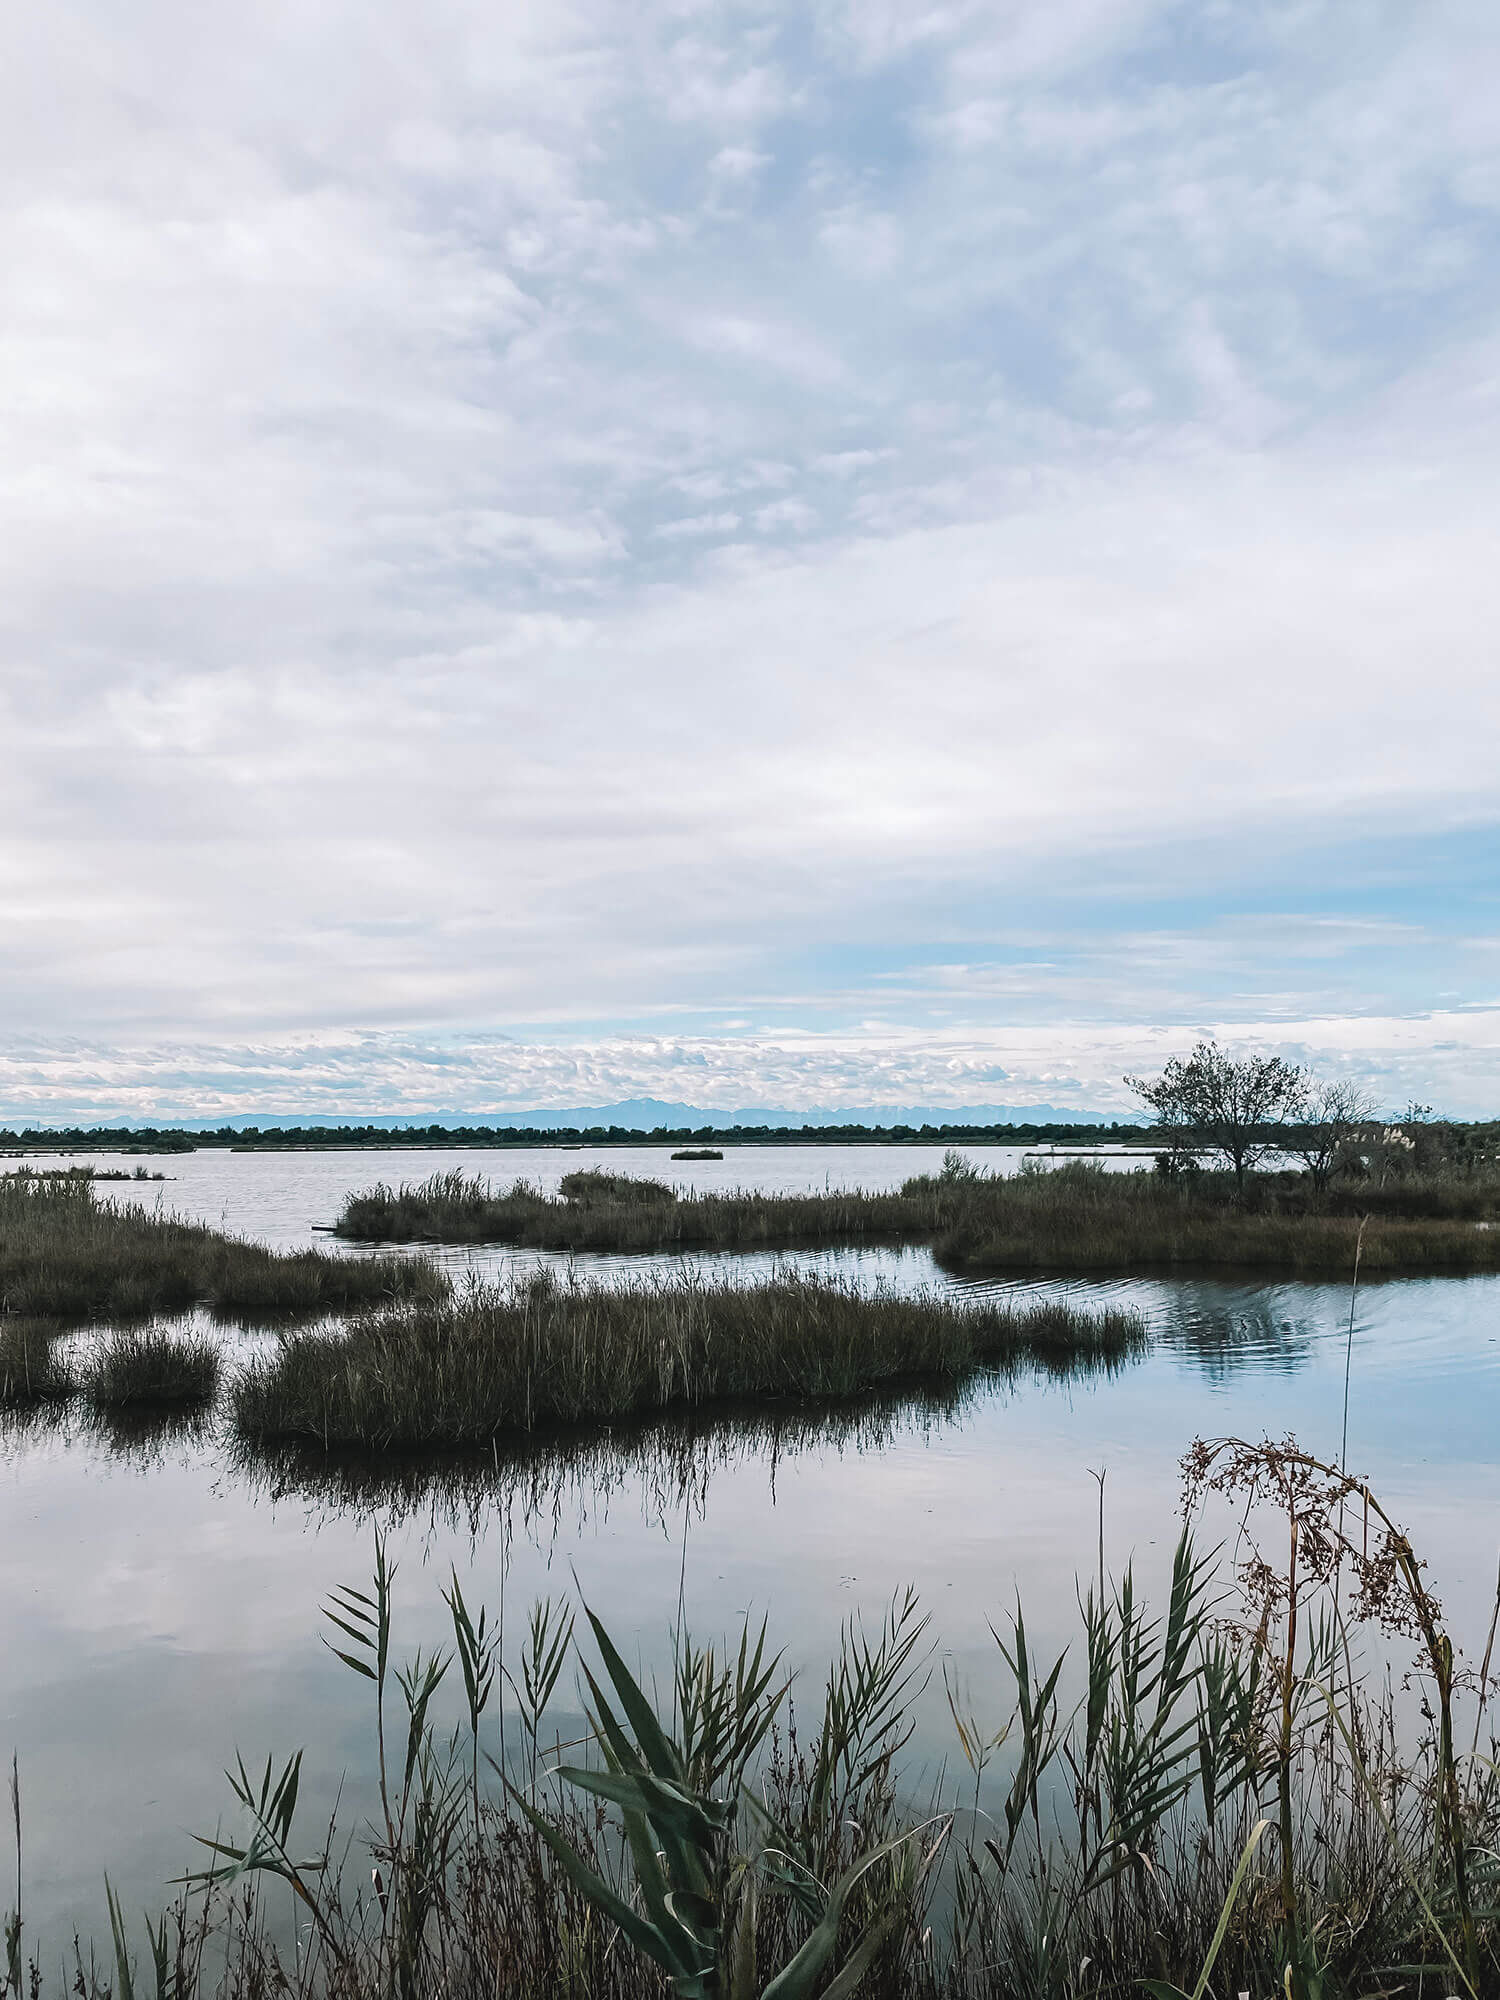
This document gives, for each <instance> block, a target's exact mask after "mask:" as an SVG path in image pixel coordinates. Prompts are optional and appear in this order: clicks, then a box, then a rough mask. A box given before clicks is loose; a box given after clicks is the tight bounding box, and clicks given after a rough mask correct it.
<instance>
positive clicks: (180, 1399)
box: [82, 1326, 222, 1409]
mask: <svg viewBox="0 0 1500 2000" xmlns="http://www.w3.org/2000/svg"><path fill="white" fill-rule="evenodd" d="M221 1366H222V1357H221V1355H220V1352H219V1348H218V1345H217V1344H216V1342H214V1341H212V1340H209V1339H206V1338H204V1337H202V1336H199V1337H197V1338H191V1337H190V1338H184V1337H183V1336H182V1335H181V1334H174V1333H170V1332H168V1331H167V1330H166V1329H165V1328H163V1327H154V1326H153V1327H142V1328H131V1329H128V1330H127V1331H125V1332H122V1333H116V1334H114V1335H112V1336H111V1337H110V1338H109V1339H108V1340H107V1341H106V1342H105V1343H104V1344H103V1345H102V1346H101V1348H100V1349H99V1352H98V1353H97V1354H96V1355H95V1356H94V1358H93V1360H92V1362H91V1363H90V1364H89V1366H88V1367H87V1368H86V1369H85V1371H84V1374H83V1382H82V1386H83V1389H84V1391H85V1393H86V1394H87V1396H88V1397H89V1400H90V1401H91V1402H93V1403H95V1404H97V1405H100V1406H102V1407H104V1408H107V1409H127V1408H131V1407H134V1406H138V1405H139V1406H145V1407H160V1406H162V1405H167V1404H196V1405H202V1404H206V1403H211V1402H212V1401H213V1400H214V1398H215V1396H217V1395H218V1393H219V1375H220V1370H221Z"/></svg>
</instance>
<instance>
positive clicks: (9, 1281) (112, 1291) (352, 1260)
mask: <svg viewBox="0 0 1500 2000" xmlns="http://www.w3.org/2000/svg"><path fill="white" fill-rule="evenodd" d="M445 1290H446V1280H445V1279H443V1278H442V1276H441V1275H440V1274H439V1273H438V1272H437V1271H436V1270H434V1269H433V1268H432V1266H431V1265H429V1264H427V1263H426V1262H424V1261H422V1260H419V1259H415V1258H407V1257H384V1258H369V1259H366V1258H356V1257H342V1256H328V1255H325V1254H322V1253H320V1252H318V1251H315V1250H299V1251H291V1252H281V1251H275V1250H268V1249H266V1248H265V1247H264V1246H263V1245H261V1244H258V1243H247V1242H243V1241H241V1240H239V1239H238V1238H236V1237H232V1236H226V1235H224V1234H222V1233H221V1232H220V1231H218V1230H214V1229H209V1228H207V1227H205V1226H204V1225H203V1224H201V1223H195V1222H185V1221H183V1220H181V1219H180V1218H179V1217H176V1216H173V1215H169V1214H166V1213H164V1212H163V1211H161V1210H159V1209H155V1208H149V1209H148V1208H144V1207H141V1206H140V1205H138V1204H135V1203H121V1204H119V1205H114V1204H112V1203H105V1202H101V1201H100V1200H99V1199H98V1198H97V1197H96V1195H95V1192H94V1186H93V1181H92V1179H91V1177H88V1176H72V1177H68V1178H65V1179H61V1180H51V1179H44V1178H41V1177H39V1176H34V1175H19V1174H7V1175H4V1176H0V1314H15V1315H17V1316H22V1317H28V1318H40V1317H53V1318H58V1319H74V1320H77V1319H87V1318H93V1317H100V1318H103V1317H108V1318H111V1319H126V1318H135V1317H144V1316H146V1315H148V1314H151V1313H157V1312H171V1311H180V1310H185V1309H186V1308H188V1307H191V1306H195V1305H206V1306H209V1307H212V1308H214V1309H216V1310H218V1311H221V1312H269V1313H277V1312H303V1313H306V1312H324V1311H330V1310H338V1309H344V1308H347V1307H351V1306H356V1305H367V1304H370V1303H372V1302H374V1301H376V1300H381V1299H388V1298H413V1297H419V1296H438V1295H441V1294H442V1293H443V1292H444V1291H445Z"/></svg>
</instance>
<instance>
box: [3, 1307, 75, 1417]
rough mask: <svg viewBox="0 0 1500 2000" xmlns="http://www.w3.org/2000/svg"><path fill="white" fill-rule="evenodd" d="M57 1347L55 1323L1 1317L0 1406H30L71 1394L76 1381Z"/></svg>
mask: <svg viewBox="0 0 1500 2000" xmlns="http://www.w3.org/2000/svg"><path fill="white" fill-rule="evenodd" d="M59 1347H60V1342H59V1339H58V1329H57V1328H56V1327H55V1326H49V1325H47V1324H46V1323H45V1322H43V1323H41V1324H38V1323H37V1322H36V1321H34V1320H12V1321H10V1322H9V1323H7V1322H5V1321H0V1409H5V1410H26V1409H32V1408H36V1407H40V1406H44V1405H46V1404H50V1403H61V1402H65V1401H66V1400H67V1398H68V1397H69V1396H71V1395H72V1394H73V1392H74V1390H75V1389H76V1388H77V1386H78V1385H77V1381H76V1379H75V1375H74V1371H73V1368H72V1366H71V1364H70V1362H69V1361H68V1360H67V1358H66V1357H65V1356H64V1355H63V1354H62V1353H60V1352H59Z"/></svg>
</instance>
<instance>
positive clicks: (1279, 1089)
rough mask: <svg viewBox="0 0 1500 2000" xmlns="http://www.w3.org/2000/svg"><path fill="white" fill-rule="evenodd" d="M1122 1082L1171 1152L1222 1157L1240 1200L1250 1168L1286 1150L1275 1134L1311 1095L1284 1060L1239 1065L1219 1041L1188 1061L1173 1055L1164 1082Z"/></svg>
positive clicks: (1249, 1059)
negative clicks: (1179, 1150)
mask: <svg viewBox="0 0 1500 2000" xmlns="http://www.w3.org/2000/svg"><path fill="white" fill-rule="evenodd" d="M1125 1081H1126V1083H1128V1084H1129V1086H1130V1088H1131V1089H1132V1090H1133V1091H1134V1092H1135V1093H1136V1095H1137V1096H1138V1097H1140V1098H1143V1099H1144V1100H1145V1102H1146V1103H1147V1104H1148V1105H1149V1106H1150V1108H1151V1109H1152V1111H1154V1112H1155V1113H1156V1118H1157V1123H1158V1124H1159V1125H1161V1126H1163V1127H1164V1128H1165V1129H1166V1131H1167V1132H1168V1133H1169V1134H1170V1136H1171V1138H1172V1141H1173V1144H1174V1145H1177V1146H1184V1147H1188V1148H1190V1149H1192V1150H1193V1151H1195V1152H1216V1153H1222V1154H1223V1156H1224V1158H1225V1159H1227V1160H1228V1162H1229V1164H1230V1166H1231V1167H1232V1168H1233V1169H1234V1180H1235V1188H1236V1191H1237V1192H1238V1194H1239V1195H1240V1196H1241V1197H1243V1195H1244V1192H1245V1175H1246V1173H1247V1172H1248V1171H1249V1170H1250V1168H1251V1167H1253V1166H1254V1165H1255V1163H1256V1162H1257V1161H1258V1160H1259V1159H1261V1158H1262V1156H1263V1155H1264V1154H1266V1153H1269V1152H1272V1151H1275V1150H1276V1149H1277V1148H1279V1147H1280V1146H1282V1145H1283V1144H1284V1143H1285V1139H1284V1135H1283V1134H1282V1133H1281V1132H1280V1131H1278V1130H1276V1129H1275V1128H1277V1127H1279V1126H1281V1125H1282V1124H1284V1123H1285V1121H1286V1120H1287V1119H1289V1118H1294V1117H1295V1116H1296V1114H1297V1112H1298V1110H1299V1108H1300V1107H1301V1104H1302V1102H1303V1099H1304V1096H1305V1093H1306V1088H1307V1084H1306V1079H1305V1077H1304V1075H1303V1073H1302V1071H1301V1070H1300V1069H1298V1068H1296V1067H1295V1065H1293V1064H1291V1063H1284V1062H1283V1061H1282V1060H1281V1058H1280V1056H1245V1057H1243V1058H1242V1059H1240V1060H1238V1061H1237V1060H1236V1059H1235V1057H1233V1056H1232V1055H1230V1054H1229V1053H1228V1052H1227V1050H1224V1049H1221V1048H1220V1047H1219V1046H1218V1045H1217V1043H1215V1042H1199V1044H1198V1046H1197V1047H1196V1048H1195V1049H1194V1050H1193V1053H1192V1054H1191V1055H1190V1056H1187V1057H1183V1056H1173V1058H1172V1060H1171V1061H1170V1062H1169V1063H1168V1064H1167V1066H1166V1068H1165V1069H1164V1070H1163V1071H1162V1073H1161V1075H1160V1076H1159V1077H1155V1078H1146V1077H1139V1076H1127V1077H1126V1079H1125Z"/></svg>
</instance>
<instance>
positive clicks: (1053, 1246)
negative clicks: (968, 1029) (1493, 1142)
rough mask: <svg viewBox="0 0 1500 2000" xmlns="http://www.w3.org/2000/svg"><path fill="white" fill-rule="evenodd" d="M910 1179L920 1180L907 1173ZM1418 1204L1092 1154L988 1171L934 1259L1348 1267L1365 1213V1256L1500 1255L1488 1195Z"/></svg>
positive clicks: (1471, 1258) (1467, 1263)
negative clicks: (1429, 1211)
mask: <svg viewBox="0 0 1500 2000" xmlns="http://www.w3.org/2000/svg"><path fill="white" fill-rule="evenodd" d="M908 1185H909V1186H912V1185H913V1184H911V1183H909V1184H908ZM1401 1198H1402V1200H1404V1202H1405V1203H1406V1204H1407V1207H1408V1210H1415V1211H1417V1212H1416V1213H1411V1212H1392V1208H1393V1204H1394V1200H1395V1197H1394V1196H1393V1197H1392V1201H1391V1203H1388V1204H1387V1206H1386V1210H1385V1212H1379V1211H1378V1210H1377V1209H1375V1208H1373V1207H1372V1208H1371V1209H1369V1210H1363V1209H1361V1208H1359V1207H1358V1206H1357V1205H1356V1204H1355V1202H1354V1200H1353V1198H1352V1197H1346V1196H1345V1195H1344V1194H1339V1195H1338V1196H1337V1197H1336V1199H1335V1201H1334V1203H1333V1207H1334V1208H1335V1209H1336V1210H1338V1211H1340V1212H1332V1213H1330V1212H1328V1211H1327V1209H1319V1208H1317V1207H1315V1206H1313V1205H1312V1203H1311V1197H1310V1194H1309V1191H1308V1189H1307V1187H1306V1185H1305V1182H1303V1180H1302V1177H1300V1176H1292V1175H1267V1176H1262V1177H1260V1179H1259V1180H1252V1181H1251V1182H1250V1183H1249V1187H1248V1193H1247V1199H1246V1200H1245V1201H1244V1202H1237V1201H1236V1200H1235V1199H1233V1179H1232V1176H1230V1175H1227V1174H1194V1175H1189V1176H1184V1177H1183V1178H1182V1179H1180V1180H1179V1179H1172V1178H1169V1177H1166V1176H1163V1175H1158V1174H1154V1173H1130V1174H1113V1173H1106V1172H1104V1171H1103V1170H1102V1169H1101V1168H1099V1167H1096V1166H1093V1165H1087V1164H1077V1163H1074V1164H1070V1165H1069V1166H1066V1167H1063V1168H1060V1169H1058V1170H1057V1171H1055V1172H1052V1173H1024V1174H1019V1175H1016V1176H1015V1177H1013V1178H1012V1179H1009V1180H1005V1181H987V1182H984V1183H982V1184H981V1185H980V1187H979V1188H978V1189H976V1190H974V1192H973V1198H972V1199H970V1200H969V1201H968V1202H965V1203H960V1204H958V1205H956V1206H955V1207H954V1209H953V1210H952V1211H951V1214H950V1218H949V1220H948V1221H947V1222H946V1224H945V1226H944V1227H943V1228H942V1229H941V1230H940V1231H938V1232H937V1234H936V1236H935V1238H934V1243H933V1248H934V1252H935V1254H936V1256H937V1258H938V1261H939V1262H940V1263H942V1264H944V1265H946V1266H948V1267H949V1268H950V1269H957V1270H1004V1269H1050V1270H1094V1269H1106V1270H1115V1271H1126V1270H1137V1269H1142V1268H1151V1267H1157V1268H1160V1267H1164V1266H1172V1265H1181V1264H1193V1265H1213V1264H1218V1265H1225V1266H1238V1267H1242V1268H1269V1269H1275V1270H1281V1271H1340V1272H1347V1271H1349V1270H1351V1269H1352V1268H1353V1264H1354V1252H1355V1245H1356V1242H1357V1241H1358V1240H1359V1236H1360V1227H1361V1217H1362V1215H1364V1214H1368V1217H1369V1219H1368V1222H1367V1223H1366V1224H1365V1230H1364V1245H1363V1250H1362V1253H1361V1268H1362V1269H1363V1270H1364V1271H1366V1272H1367V1273H1371V1274H1376V1273H1379V1272H1383V1271H1384V1272H1388V1271H1450V1270H1453V1271H1481V1270H1493V1269H1494V1268H1495V1267H1496V1266H1497V1265H1500V1229H1486V1228H1481V1227H1478V1226H1477V1224H1478V1222H1479V1221H1480V1220H1481V1219H1483V1218H1481V1217H1480V1216H1478V1215H1476V1214H1475V1213H1474V1210H1475V1209H1476V1208H1481V1207H1483V1206H1484V1203H1485V1201H1486V1200H1487V1199H1488V1198H1487V1197H1482V1196H1480V1195H1477V1194H1476V1193H1475V1192H1474V1190H1472V1189H1469V1190H1456V1191H1454V1193H1453V1194H1452V1196H1451V1201H1450V1209H1456V1210H1457V1211H1458V1212H1457V1213H1452V1212H1450V1213H1449V1214H1447V1215H1446V1216H1432V1215H1424V1214H1422V1213H1421V1210H1422V1208H1424V1207H1432V1206H1438V1205H1440V1204H1439V1201H1438V1196H1437V1194H1436V1193H1435V1191H1434V1190H1431V1189H1413V1190H1408V1191H1406V1193H1405V1194H1404V1195H1403V1196H1402V1197H1401Z"/></svg>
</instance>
